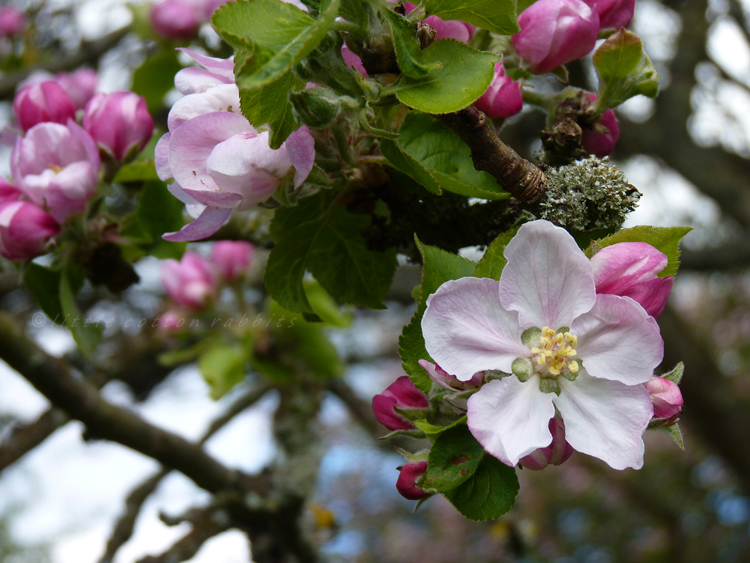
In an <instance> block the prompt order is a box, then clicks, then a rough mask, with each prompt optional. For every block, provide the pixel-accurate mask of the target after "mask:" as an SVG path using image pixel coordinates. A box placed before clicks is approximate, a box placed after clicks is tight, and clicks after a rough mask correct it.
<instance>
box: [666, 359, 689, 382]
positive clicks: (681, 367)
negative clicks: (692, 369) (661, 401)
mask: <svg viewBox="0 0 750 563" xmlns="http://www.w3.org/2000/svg"><path fill="white" fill-rule="evenodd" d="M684 371H685V364H683V363H682V362H680V363H678V364H677V365H676V366H675V367H673V368H672V370H671V371H669V372H667V373H665V374H663V375H662V376H661V377H663V378H664V379H669V381H671V382H672V383H674V384H675V385H679V384H680V381H682V374H683V372H684Z"/></svg>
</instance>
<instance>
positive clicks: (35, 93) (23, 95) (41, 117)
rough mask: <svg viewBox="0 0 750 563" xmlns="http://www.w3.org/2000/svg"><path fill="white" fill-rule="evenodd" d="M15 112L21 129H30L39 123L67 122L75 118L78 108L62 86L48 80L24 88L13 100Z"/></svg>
mask: <svg viewBox="0 0 750 563" xmlns="http://www.w3.org/2000/svg"><path fill="white" fill-rule="evenodd" d="M13 113H14V114H15V116H16V121H17V122H18V124H19V125H20V126H21V129H23V130H24V131H28V130H29V129H31V128H32V127H33V126H34V125H37V124H38V123H45V122H53V123H63V124H64V123H67V122H68V119H75V116H76V108H75V106H74V105H73V102H72V101H71V99H70V96H68V94H67V92H65V90H63V88H62V86H60V85H59V84H58V83H57V82H53V81H51V80H48V81H46V82H39V83H37V84H30V85H28V86H26V87H24V88H22V89H21V91H20V92H18V94H16V98H15V99H14V100H13Z"/></svg>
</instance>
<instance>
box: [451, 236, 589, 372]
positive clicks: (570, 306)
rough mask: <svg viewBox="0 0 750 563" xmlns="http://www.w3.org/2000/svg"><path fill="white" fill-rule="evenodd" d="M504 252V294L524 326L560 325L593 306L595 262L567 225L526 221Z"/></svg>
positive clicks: (501, 284) (568, 324)
mask: <svg viewBox="0 0 750 563" xmlns="http://www.w3.org/2000/svg"><path fill="white" fill-rule="evenodd" d="M505 257H506V258H507V259H508V264H507V266H505V269H504V270H503V273H502V276H501V277H500V300H501V301H502V304H503V306H504V307H505V308H506V309H510V310H512V311H518V321H519V323H520V325H521V328H523V329H527V328H530V327H537V328H542V327H544V326H548V327H550V328H552V329H554V330H557V329H558V328H561V327H563V326H570V323H571V322H572V321H573V319H575V318H576V317H577V316H579V315H581V314H582V313H585V312H587V311H588V310H590V309H591V307H593V306H594V302H595V301H596V289H595V286H594V275H593V273H592V271H591V264H590V263H589V260H588V258H586V255H585V254H584V253H583V252H582V251H581V249H580V248H578V245H577V244H576V242H575V240H573V237H572V236H570V235H569V234H568V232H567V231H566V230H565V229H561V228H560V227H556V226H554V225H553V224H552V223H550V222H549V221H532V222H531V223H526V224H524V225H522V226H521V228H520V229H519V230H518V234H517V235H516V236H515V237H513V240H511V241H510V243H509V244H508V246H507V247H505ZM441 365H442V364H441Z"/></svg>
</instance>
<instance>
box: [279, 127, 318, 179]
mask: <svg viewBox="0 0 750 563" xmlns="http://www.w3.org/2000/svg"><path fill="white" fill-rule="evenodd" d="M284 146H285V147H286V153H287V156H288V157H289V162H291V163H292V166H294V169H295V170H296V172H295V173H294V187H295V188H298V187H299V186H300V185H301V184H302V182H304V181H305V179H306V178H307V176H308V175H309V174H310V171H311V170H312V168H313V164H314V163H315V139H313V136H312V135H311V134H310V130H309V129H308V128H307V125H303V126H302V127H300V128H299V129H297V130H296V131H295V132H294V133H292V134H291V135H289V138H288V139H287V140H286V141H285V142H284Z"/></svg>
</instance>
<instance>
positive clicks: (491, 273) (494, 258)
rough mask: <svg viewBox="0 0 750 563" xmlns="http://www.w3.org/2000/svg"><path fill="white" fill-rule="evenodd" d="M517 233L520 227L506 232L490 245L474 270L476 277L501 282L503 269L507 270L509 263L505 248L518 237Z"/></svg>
mask: <svg viewBox="0 0 750 563" xmlns="http://www.w3.org/2000/svg"><path fill="white" fill-rule="evenodd" d="M517 232H518V227H515V228H513V229H510V230H509V231H505V232H504V233H502V234H500V235H498V237H497V238H496V239H495V240H493V241H492V242H491V243H490V245H489V246H488V247H487V250H486V251H485V253H484V256H482V259H481V260H479V264H477V268H476V270H474V277H476V278H492V279H493V280H498V281H499V280H500V275H501V274H502V273H503V268H505V264H507V263H508V261H507V260H506V259H505V254H504V252H505V247H506V246H508V243H509V242H510V241H511V239H512V238H513V237H514V236H516V233H517Z"/></svg>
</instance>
